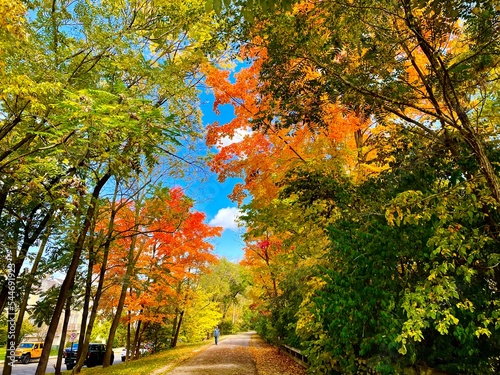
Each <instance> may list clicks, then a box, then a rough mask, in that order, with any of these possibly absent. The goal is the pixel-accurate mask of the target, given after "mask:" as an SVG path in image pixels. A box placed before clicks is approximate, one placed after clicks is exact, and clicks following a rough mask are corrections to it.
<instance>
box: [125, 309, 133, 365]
mask: <svg viewBox="0 0 500 375" xmlns="http://www.w3.org/2000/svg"><path fill="white" fill-rule="evenodd" d="M127 314H128V322H127V345H126V350H125V361H128V360H129V358H130V336H131V326H132V323H130V319H131V318H132V313H131V312H130V310H128V313H127Z"/></svg>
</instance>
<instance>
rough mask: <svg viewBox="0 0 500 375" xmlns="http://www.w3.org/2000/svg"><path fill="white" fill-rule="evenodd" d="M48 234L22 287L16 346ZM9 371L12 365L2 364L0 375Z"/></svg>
mask: <svg viewBox="0 0 500 375" xmlns="http://www.w3.org/2000/svg"><path fill="white" fill-rule="evenodd" d="M49 236H50V234H49V232H48V231H47V233H46V234H45V236H44V237H43V240H42V243H41V244H40V247H39V248H38V252H37V254H36V257H35V260H34V261H33V266H32V267H31V271H30V274H29V277H28V282H27V283H26V287H25V288H24V294H23V299H22V301H21V305H20V306H19V311H18V315H17V322H16V331H15V338H16V346H17V344H18V343H19V339H20V337H19V336H20V334H21V327H22V325H23V320H24V314H25V313H26V307H27V306H28V300H29V297H30V294H31V288H32V286H33V282H34V280H35V275H36V273H37V271H38V265H39V264H40V259H42V255H43V252H44V251H45V246H46V245H47V242H48V240H49ZM11 373H12V366H4V368H3V372H2V375H10V374H11Z"/></svg>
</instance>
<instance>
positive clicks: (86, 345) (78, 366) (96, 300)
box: [72, 180, 119, 374]
mask: <svg viewBox="0 0 500 375" xmlns="http://www.w3.org/2000/svg"><path fill="white" fill-rule="evenodd" d="M118 186H119V180H117V181H116V184H115V192H114V195H113V201H112V203H111V215H110V218H109V222H108V230H107V233H106V241H105V243H104V248H103V256H102V261H101V268H100V270H99V282H98V283H97V289H96V293H95V296H94V303H93V305H92V310H91V312H90V318H89V322H88V326H87V327H86V330H85V338H84V339H83V340H81V342H82V344H81V345H82V349H81V351H80V350H79V353H80V356H79V357H78V358H77V362H76V365H75V367H74V369H73V372H72V374H79V373H80V372H81V370H82V367H83V363H84V362H85V358H86V357H87V353H88V349H89V343H90V336H91V334H92V329H93V328H94V323H95V320H96V317H97V310H98V308H99V301H100V300H101V296H102V289H103V287H104V276H105V275H106V268H107V265H108V255H109V249H110V247H111V242H112V241H113V231H114V224H115V217H116V213H117V209H116V197H117V195H118ZM90 271H91V270H90V269H89V273H90V274H92V272H90ZM78 349H80V348H78Z"/></svg>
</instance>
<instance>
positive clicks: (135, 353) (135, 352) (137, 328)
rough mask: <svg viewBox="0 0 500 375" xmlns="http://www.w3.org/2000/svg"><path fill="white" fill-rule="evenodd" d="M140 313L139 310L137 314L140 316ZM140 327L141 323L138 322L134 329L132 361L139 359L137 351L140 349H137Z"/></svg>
mask: <svg viewBox="0 0 500 375" xmlns="http://www.w3.org/2000/svg"><path fill="white" fill-rule="evenodd" d="M142 311H143V310H142V309H141V311H140V313H139V314H141V313H142ZM141 326H142V321H141V320H138V321H137V325H136V327H135V335H134V343H133V344H132V348H134V351H133V354H134V355H133V357H132V358H133V359H137V358H139V349H140V347H139V335H140V333H141Z"/></svg>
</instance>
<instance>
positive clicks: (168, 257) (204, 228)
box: [103, 188, 222, 322]
mask: <svg viewBox="0 0 500 375" xmlns="http://www.w3.org/2000/svg"><path fill="white" fill-rule="evenodd" d="M136 204H137V203H134V202H130V203H127V204H125V205H124V206H123V207H122V209H120V210H119V211H118V214H117V217H116V220H115V224H114V225H115V232H116V235H117V238H116V240H115V241H114V242H113V244H112V247H111V249H110V255H109V261H108V266H109V269H108V270H107V273H106V280H107V281H106V283H107V287H108V290H107V291H106V297H105V298H104V300H105V302H104V304H103V308H112V307H113V306H114V305H115V303H116V300H117V297H116V296H117V295H119V294H120V292H119V290H120V289H121V285H122V283H123V281H124V278H126V277H130V280H128V282H129V288H128V293H127V297H126V301H125V305H126V306H127V310H128V311H129V312H132V314H128V316H127V318H126V319H130V320H131V321H134V320H141V321H146V322H147V321H149V322H165V320H166V319H168V318H169V317H170V316H171V311H170V310H169V309H165V306H167V305H169V304H170V305H176V303H178V302H179V301H177V300H178V299H182V298H184V296H183V295H179V288H178V285H179V283H181V282H183V281H185V280H187V279H194V278H197V277H199V275H200V273H201V271H203V270H205V269H206V268H207V267H209V266H210V265H211V264H212V263H214V262H216V261H217V259H216V256H215V255H214V254H213V252H212V251H213V245H212V244H210V243H209V242H208V241H207V239H209V238H211V237H214V236H218V235H220V234H221V230H222V228H219V227H212V226H209V225H207V224H205V223H204V220H205V214H203V213H201V212H197V211H192V207H193V202H192V201H191V200H190V199H188V198H187V197H186V196H185V195H184V193H183V191H182V189H180V188H173V189H170V190H169V191H168V193H167V194H162V195H161V196H159V197H154V198H151V199H148V200H146V201H145V202H144V204H142V206H141V207H136ZM131 262H133V263H132V267H133V272H131V276H130V275H129V276H127V274H126V270H127V268H129V267H130V266H131ZM106 305H108V306H106Z"/></svg>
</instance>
